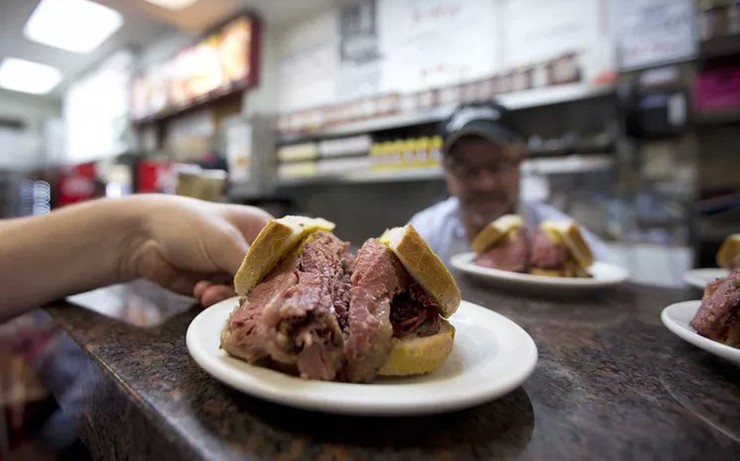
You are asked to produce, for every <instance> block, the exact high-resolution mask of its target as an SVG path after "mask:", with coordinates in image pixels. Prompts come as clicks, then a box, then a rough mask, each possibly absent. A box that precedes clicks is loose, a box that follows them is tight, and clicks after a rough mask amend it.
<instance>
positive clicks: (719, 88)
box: [693, 67, 740, 112]
mask: <svg viewBox="0 0 740 461" xmlns="http://www.w3.org/2000/svg"><path fill="white" fill-rule="evenodd" d="M693 96H694V107H695V108H696V110H697V111H699V112H719V111H727V110H737V109H740V67H734V68H729V69H714V70H708V71H706V72H704V73H702V74H700V75H699V76H697V78H696V81H694V89H693Z"/></svg>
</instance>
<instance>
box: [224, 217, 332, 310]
mask: <svg viewBox="0 0 740 461" xmlns="http://www.w3.org/2000/svg"><path fill="white" fill-rule="evenodd" d="M334 227H335V225H334V223H332V222H330V221H327V220H325V219H321V218H307V217H305V216H285V217H282V218H280V219H273V220H271V221H270V222H268V223H267V225H266V226H265V227H263V228H262V230H261V231H260V233H259V234H258V235H257V238H255V239H254V242H252V245H251V246H250V247H249V250H248V251H247V254H246V256H244V260H243V261H242V264H241V266H240V267H239V270H238V271H237V273H236V275H235V276H234V289H235V291H236V293H237V294H238V295H239V296H245V295H247V294H248V293H249V291H250V290H251V289H252V288H254V287H255V286H256V285H257V284H258V283H259V282H260V281H261V280H262V279H263V278H264V277H265V276H266V275H267V274H269V273H270V271H271V270H273V269H274V268H275V266H277V264H278V263H279V262H280V260H282V259H283V258H284V257H285V256H286V255H287V254H288V253H290V252H291V251H293V250H294V249H295V248H297V247H298V246H299V245H300V244H301V243H302V242H303V241H304V240H305V239H306V238H307V237H308V236H309V235H311V234H312V233H314V232H316V231H318V230H325V231H329V232H331V231H332V230H334Z"/></svg>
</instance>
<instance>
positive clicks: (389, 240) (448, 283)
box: [380, 224, 462, 318]
mask: <svg viewBox="0 0 740 461" xmlns="http://www.w3.org/2000/svg"><path fill="white" fill-rule="evenodd" d="M380 241H381V243H383V244H384V245H386V246H387V247H388V248H389V249H390V250H391V251H393V253H394V254H395V255H396V256H397V257H398V259H399V260H400V261H401V264H403V266H404V267H405V268H406V270H407V271H408V273H409V275H411V278H412V279H414V281H415V282H416V283H418V284H419V285H421V287H422V288H424V290H425V291H426V292H427V293H428V294H429V295H430V296H431V297H432V298H434V300H435V301H437V305H438V306H439V309H440V314H441V315H442V316H443V317H445V318H447V317H449V316H451V315H452V314H454V313H455V311H457V308H458V306H459V305H460V302H461V300H462V298H461V296H460V289H459V288H458V287H457V283H455V279H454V278H453V277H452V274H450V271H448V270H447V267H445V265H444V263H443V262H442V260H441V259H439V256H437V255H436V254H435V253H434V251H432V249H431V248H429V245H428V244H427V242H426V241H425V240H424V239H423V238H422V236H421V235H419V232H417V230H416V229H415V228H414V226H412V225H411V224H407V225H405V226H403V227H395V228H393V229H389V230H387V231H385V233H384V234H383V235H382V236H381V237H380Z"/></svg>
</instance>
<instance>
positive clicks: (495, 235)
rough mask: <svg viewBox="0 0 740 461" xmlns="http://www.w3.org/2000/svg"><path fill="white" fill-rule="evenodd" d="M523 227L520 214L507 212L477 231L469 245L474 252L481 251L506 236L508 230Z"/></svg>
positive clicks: (511, 230) (513, 230)
mask: <svg viewBox="0 0 740 461" xmlns="http://www.w3.org/2000/svg"><path fill="white" fill-rule="evenodd" d="M522 227H524V220H522V218H521V216H519V215H515V214H507V215H504V216H501V217H500V218H498V219H497V220H495V221H493V222H491V223H489V224H488V225H487V226H486V227H485V228H484V229H483V230H482V231H480V232H478V235H476V236H475V238H474V239H473V241H472V242H471V244H470V246H471V247H472V248H473V251H475V252H476V253H482V252H484V251H486V250H487V249H488V248H490V247H491V246H492V245H494V244H495V243H497V242H499V241H500V240H501V239H503V238H504V237H506V236H507V235H508V234H509V233H510V232H515V231H517V230H519V229H521V228H522Z"/></svg>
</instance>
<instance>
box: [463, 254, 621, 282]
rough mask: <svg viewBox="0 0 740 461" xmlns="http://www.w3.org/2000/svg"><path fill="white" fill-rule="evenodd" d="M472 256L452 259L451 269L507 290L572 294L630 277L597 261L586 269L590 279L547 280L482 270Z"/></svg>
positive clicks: (537, 276) (559, 278)
mask: <svg viewBox="0 0 740 461" xmlns="http://www.w3.org/2000/svg"><path fill="white" fill-rule="evenodd" d="M474 259H475V253H463V254H459V255H455V256H453V257H452V260H451V263H452V266H453V267H455V268H456V269H459V270H461V271H463V272H465V273H468V274H471V275H475V276H478V277H481V278H483V279H486V280H487V281H489V282H491V283H493V284H497V285H502V286H506V287H519V288H528V289H542V290H547V291H558V290H561V291H574V290H589V289H595V288H604V287H607V286H612V285H618V284H620V283H622V282H624V281H625V280H627V278H628V277H629V274H628V273H627V271H626V270H625V269H623V268H621V267H619V266H616V265H614V264H608V263H604V262H596V263H594V264H593V265H592V266H591V267H590V268H589V269H588V271H589V273H590V274H591V275H592V276H593V278H574V277H548V276H545V275H530V274H520V273H517V272H509V271H503V270H499V269H491V268H488V267H482V266H479V265H477V264H475V263H474V262H473V260H474Z"/></svg>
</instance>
